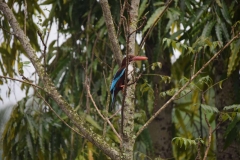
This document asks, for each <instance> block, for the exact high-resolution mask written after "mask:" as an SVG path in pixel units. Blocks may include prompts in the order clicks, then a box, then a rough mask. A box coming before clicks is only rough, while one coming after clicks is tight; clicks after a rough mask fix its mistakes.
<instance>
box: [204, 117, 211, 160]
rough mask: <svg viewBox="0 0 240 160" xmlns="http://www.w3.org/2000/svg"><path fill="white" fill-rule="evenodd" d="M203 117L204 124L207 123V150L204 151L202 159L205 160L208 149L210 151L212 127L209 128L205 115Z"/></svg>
mask: <svg viewBox="0 0 240 160" xmlns="http://www.w3.org/2000/svg"><path fill="white" fill-rule="evenodd" d="M204 115H205V120H206V123H207V126H208V145H207V149H206V151H205V154H204V157H203V160H206V159H207V155H208V152H209V149H210V146H211V141H212V134H213V132H212V127H211V125H210V123H209V122H208V119H207V115H206V113H205V114H204Z"/></svg>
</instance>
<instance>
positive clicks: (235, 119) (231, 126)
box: [224, 116, 240, 136]
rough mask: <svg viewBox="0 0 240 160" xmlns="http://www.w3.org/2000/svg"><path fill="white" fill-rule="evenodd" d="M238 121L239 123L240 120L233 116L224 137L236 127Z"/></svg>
mask: <svg viewBox="0 0 240 160" xmlns="http://www.w3.org/2000/svg"><path fill="white" fill-rule="evenodd" d="M239 121H240V119H239V118H238V117H237V116H235V117H234V119H233V121H232V122H231V123H230V124H228V126H227V129H226V131H225V133H224V135H225V136H227V135H228V134H229V133H230V132H231V131H232V130H233V128H234V127H236V124H237V123H238V122H239Z"/></svg>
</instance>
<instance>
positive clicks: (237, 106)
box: [223, 104, 240, 111]
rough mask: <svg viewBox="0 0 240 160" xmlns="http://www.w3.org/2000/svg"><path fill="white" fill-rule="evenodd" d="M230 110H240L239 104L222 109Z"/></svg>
mask: <svg viewBox="0 0 240 160" xmlns="http://www.w3.org/2000/svg"><path fill="white" fill-rule="evenodd" d="M230 109H233V110H234V111H236V110H240V104H234V105H231V106H225V107H224V108H223V110H230Z"/></svg>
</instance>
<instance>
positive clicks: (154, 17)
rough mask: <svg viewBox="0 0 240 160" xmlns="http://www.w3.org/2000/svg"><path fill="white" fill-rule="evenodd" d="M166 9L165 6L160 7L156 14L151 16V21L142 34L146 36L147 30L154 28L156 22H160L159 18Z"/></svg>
mask: <svg viewBox="0 0 240 160" xmlns="http://www.w3.org/2000/svg"><path fill="white" fill-rule="evenodd" d="M164 8H165V6H163V7H159V8H158V9H156V10H155V12H154V13H153V14H152V15H151V17H150V18H149V20H148V21H147V24H146V26H145V27H144V29H143V33H142V34H144V33H145V32H146V30H147V29H149V28H150V27H152V26H153V24H154V23H155V21H157V20H158V18H159V16H160V15H161V13H162V11H163V10H164Z"/></svg>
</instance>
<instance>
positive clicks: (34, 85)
mask: <svg viewBox="0 0 240 160" xmlns="http://www.w3.org/2000/svg"><path fill="white" fill-rule="evenodd" d="M0 78H4V79H10V80H13V81H18V82H22V83H26V84H29V85H31V86H33V87H37V88H39V89H41V90H43V91H45V90H44V89H43V88H42V87H40V86H38V85H36V84H33V83H32V81H31V80H27V79H26V78H25V77H24V76H23V77H22V78H23V80H20V79H16V78H11V77H7V76H1V75H0ZM24 80H26V81H24Z"/></svg>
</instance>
